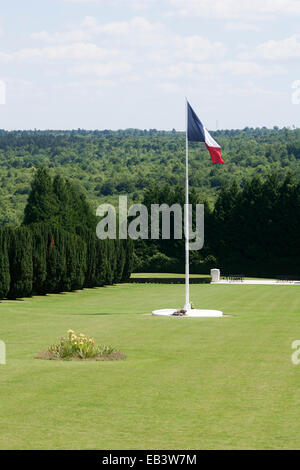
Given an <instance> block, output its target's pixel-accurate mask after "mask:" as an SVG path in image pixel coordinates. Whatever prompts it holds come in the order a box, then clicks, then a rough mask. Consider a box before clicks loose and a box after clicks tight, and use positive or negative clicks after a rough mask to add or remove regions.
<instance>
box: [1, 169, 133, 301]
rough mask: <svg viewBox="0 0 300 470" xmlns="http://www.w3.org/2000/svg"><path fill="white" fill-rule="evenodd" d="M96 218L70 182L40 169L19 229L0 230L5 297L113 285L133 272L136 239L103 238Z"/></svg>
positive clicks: (2, 289)
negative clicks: (97, 226)
mask: <svg viewBox="0 0 300 470" xmlns="http://www.w3.org/2000/svg"><path fill="white" fill-rule="evenodd" d="M95 228H96V217H95V216H94V215H93V213H92V211H91V209H90V207H89V205H88V203H87V202H86V200H85V197H84V196H83V195H82V193H81V192H80V191H78V189H77V188H75V187H74V186H73V185H72V184H71V183H70V182H69V181H66V180H65V179H63V178H61V177H59V176H57V177H55V178H51V176H50V175H49V173H48V172H47V170H46V169H44V168H41V169H39V170H38V172H37V174H36V176H35V178H34V181H33V182H32V188H31V193H30V195H29V198H28V204H27V206H26V208H25V215H24V222H23V224H22V225H21V226H20V227H18V228H12V227H4V228H1V229H0V298H2V299H3V298H18V297H26V296H30V295H32V294H46V293H54V292H62V291H71V290H74V289H82V288H83V287H96V286H104V285H110V284H113V283H115V282H122V281H126V280H127V279H128V278H129V277H130V274H131V270H132V261H133V243H132V241H131V240H99V239H98V238H97V237H96V232H95Z"/></svg>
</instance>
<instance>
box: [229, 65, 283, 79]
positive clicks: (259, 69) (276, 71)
mask: <svg viewBox="0 0 300 470" xmlns="http://www.w3.org/2000/svg"><path fill="white" fill-rule="evenodd" d="M220 68H221V70H222V71H224V72H229V73H231V74H232V75H246V76H255V77H261V76H268V75H283V74H284V73H285V70H284V69H282V67H279V66H272V67H265V66H262V65H260V64H258V63H256V62H253V61H228V62H222V63H220Z"/></svg>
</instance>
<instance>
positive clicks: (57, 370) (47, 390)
mask: <svg viewBox="0 0 300 470" xmlns="http://www.w3.org/2000/svg"><path fill="white" fill-rule="evenodd" d="M183 297H184V286H181V285H179V286H178V285H153V284H147V285H142V284H124V285H120V286H114V287H106V288H99V289H87V290H84V291H81V292H78V293H68V294H59V295H47V296H45V297H35V298H32V299H25V300H20V301H4V302H1V303H0V318H1V322H0V339H1V340H3V341H5V342H6V345H7V364H6V365H0V398H1V399H0V419H1V433H0V448H1V449H221V448H222V449H237V448H244V449H249V448H251V449H253V448H255V449H274V448H278V449H287V448H290V449H296V448H299V447H300V437H299V436H300V420H299V412H300V394H299V388H300V365H299V366H295V365H293V364H292V362H291V353H292V349H291V343H292V341H294V340H295V339H300V322H299V318H300V288H299V287H297V286H256V285H245V286H243V287H241V286H234V285H215V286H214V285H191V299H192V301H193V303H194V304H195V306H196V307H199V308H201V307H202V308H215V309H221V310H223V311H224V313H225V314H228V315H231V316H230V317H226V318H216V319H201V318H194V319H191V318H159V317H152V316H148V315H143V314H145V313H150V312H151V311H152V310H153V309H156V308H163V307H180V306H182V303H183ZM69 328H72V329H73V330H76V331H78V332H82V333H85V334H87V335H89V336H92V337H94V338H95V340H96V341H97V343H102V344H112V345H113V346H115V347H117V348H118V349H120V350H121V351H123V352H124V353H125V354H126V356H127V359H126V360H125V361H112V362H81V361H74V362H72V361H71V362H65V361H42V360H37V359H34V355H35V354H37V353H39V352H40V351H43V350H45V349H46V348H47V347H48V346H49V345H50V344H51V343H53V342H54V341H55V340H56V339H58V338H59V337H60V336H62V335H63V334H64V333H65V331H66V330H68V329H69Z"/></svg>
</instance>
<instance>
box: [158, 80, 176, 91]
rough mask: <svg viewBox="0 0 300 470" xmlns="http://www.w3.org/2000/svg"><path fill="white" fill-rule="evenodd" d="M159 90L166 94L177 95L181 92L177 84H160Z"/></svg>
mask: <svg viewBox="0 0 300 470" xmlns="http://www.w3.org/2000/svg"><path fill="white" fill-rule="evenodd" d="M159 88H160V89H161V90H162V91H164V92H166V93H179V92H181V91H182V90H181V87H180V86H179V85H178V84H177V83H172V82H167V83H160V84H159Z"/></svg>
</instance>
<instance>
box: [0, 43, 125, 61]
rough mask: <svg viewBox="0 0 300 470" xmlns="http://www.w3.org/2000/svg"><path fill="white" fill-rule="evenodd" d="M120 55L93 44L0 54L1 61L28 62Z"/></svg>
mask: <svg viewBox="0 0 300 470" xmlns="http://www.w3.org/2000/svg"><path fill="white" fill-rule="evenodd" d="M116 55H118V51H117V50H108V49H103V48H101V47H98V46H97V45H96V44H92V43H74V44H68V45H57V46H50V47H44V48H24V49H20V50H19V51H16V52H13V53H11V54H4V53H0V60H2V61H12V60H20V61H27V60H32V59H42V60H43V59H46V60H92V61H93V60H103V59H107V58H108V57H111V56H116Z"/></svg>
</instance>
